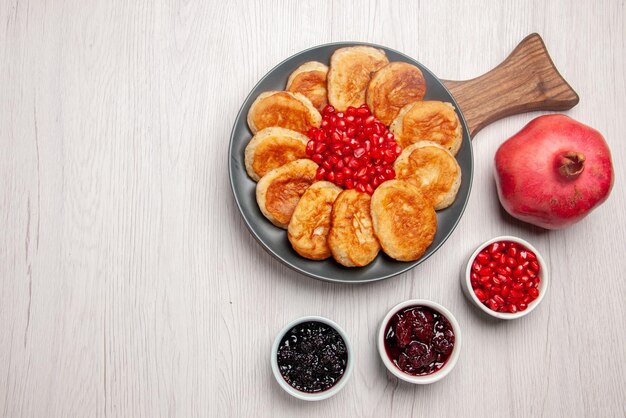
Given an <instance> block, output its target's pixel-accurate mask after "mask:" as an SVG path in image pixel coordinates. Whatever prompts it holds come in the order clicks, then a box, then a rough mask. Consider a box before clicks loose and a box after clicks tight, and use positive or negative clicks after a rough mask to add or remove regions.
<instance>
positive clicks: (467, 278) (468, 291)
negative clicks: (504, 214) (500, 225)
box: [461, 235, 550, 319]
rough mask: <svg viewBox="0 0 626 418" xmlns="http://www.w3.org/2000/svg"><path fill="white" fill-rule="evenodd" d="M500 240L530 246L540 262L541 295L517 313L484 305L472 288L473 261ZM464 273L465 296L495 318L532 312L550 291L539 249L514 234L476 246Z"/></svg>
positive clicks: (462, 283)
mask: <svg viewBox="0 0 626 418" xmlns="http://www.w3.org/2000/svg"><path fill="white" fill-rule="evenodd" d="M498 241H512V242H516V243H518V244H521V245H523V246H524V247H526V248H528V249H529V250H530V251H532V252H533V253H535V255H536V256H537V262H538V263H539V278H540V281H539V286H538V287H537V290H539V296H537V299H535V300H533V301H532V302H530V303H529V304H528V307H527V308H526V310H524V311H520V312H516V313H505V312H496V311H493V310H491V309H489V307H488V306H486V305H484V304H483V303H482V302H481V301H480V300H478V297H477V296H476V294H475V293H474V289H472V283H471V271H472V262H473V261H474V259H475V258H476V256H477V255H478V253H479V252H481V251H482V250H483V249H484V248H485V247H488V246H489V245H491V244H493V243H494V242H498ZM464 273H465V274H461V287H462V288H463V293H465V296H466V297H467V298H468V299H469V300H470V301H472V302H473V303H474V305H476V306H477V307H478V308H479V309H480V310H481V311H483V312H485V313H486V314H487V315H490V316H493V317H494V318H499V319H517V318H521V317H523V316H525V315H528V314H529V313H531V312H532V311H533V310H534V309H535V308H536V307H537V305H539V304H540V303H541V301H542V300H543V298H544V296H545V295H546V292H547V291H548V283H549V279H550V273H549V272H548V266H547V265H546V262H545V261H544V259H543V257H542V256H541V254H540V253H539V251H537V249H536V248H535V247H533V246H532V245H531V244H530V243H529V242H528V241H525V240H523V239H521V238H517V237H514V236H510V235H504V236H501V237H496V238H493V239H490V240H489V241H486V242H484V243H482V244H481V245H479V246H478V248H476V251H474V253H473V254H472V256H471V257H470V258H469V260H468V261H467V266H466V267H465V272H464Z"/></svg>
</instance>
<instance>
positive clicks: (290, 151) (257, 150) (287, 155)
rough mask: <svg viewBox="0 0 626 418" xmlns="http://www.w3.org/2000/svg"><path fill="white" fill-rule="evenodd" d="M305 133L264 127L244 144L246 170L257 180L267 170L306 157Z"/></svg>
mask: <svg viewBox="0 0 626 418" xmlns="http://www.w3.org/2000/svg"><path fill="white" fill-rule="evenodd" d="M308 141H309V138H307V137H306V136H305V135H302V134H301V133H299V132H296V131H291V130H289V129H285V128H265V129H263V130H262V131H259V132H257V134H256V135H254V136H253V137H252V139H251V140H250V142H249V143H248V146H246V152H245V157H246V158H245V160H246V171H247V172H248V175H249V176H250V178H252V180H254V181H259V179H260V178H261V177H263V176H264V175H265V174H267V173H268V172H269V171H271V170H273V169H275V168H278V167H280V166H282V165H285V164H287V163H289V162H291V161H295V160H297V159H299V158H306V144H307V142H308Z"/></svg>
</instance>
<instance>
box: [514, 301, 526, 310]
mask: <svg viewBox="0 0 626 418" xmlns="http://www.w3.org/2000/svg"><path fill="white" fill-rule="evenodd" d="M526 308H528V305H526V304H525V303H524V302H520V303H518V304H517V309H518V310H520V311H525V310H526Z"/></svg>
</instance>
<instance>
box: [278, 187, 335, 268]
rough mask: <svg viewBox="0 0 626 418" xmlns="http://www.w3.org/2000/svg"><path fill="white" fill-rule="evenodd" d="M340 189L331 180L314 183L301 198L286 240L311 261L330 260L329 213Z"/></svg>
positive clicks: (290, 223)
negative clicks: (328, 240) (328, 242)
mask: <svg viewBox="0 0 626 418" xmlns="http://www.w3.org/2000/svg"><path fill="white" fill-rule="evenodd" d="M339 193H341V188H340V187H338V186H336V185H334V184H333V183H331V182H328V181H318V182H316V183H313V184H312V185H311V187H309V188H308V189H307V190H306V192H304V194H303V195H302V197H301V198H300V201H299V202H298V204H297V205H296V209H295V210H294V211H293V216H292V217H291V221H290V222H289V228H288V229H287V232H288V234H287V237H288V238H289V242H291V246H292V247H293V249H294V250H296V252H297V253H298V254H300V255H301V256H302V257H304V258H308V259H311V260H324V259H326V258H328V257H330V255H331V253H330V248H329V247H328V244H327V242H326V240H327V238H328V232H329V231H330V214H331V212H332V210H333V203H334V202H335V199H336V198H337V196H338V195H339Z"/></svg>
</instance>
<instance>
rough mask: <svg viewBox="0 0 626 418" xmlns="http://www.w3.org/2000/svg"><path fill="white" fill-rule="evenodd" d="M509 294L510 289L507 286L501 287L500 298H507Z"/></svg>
mask: <svg viewBox="0 0 626 418" xmlns="http://www.w3.org/2000/svg"><path fill="white" fill-rule="evenodd" d="M509 293H511V288H510V287H509V286H508V285H504V286H502V292H500V294H501V295H502V297H507V296H509Z"/></svg>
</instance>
